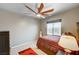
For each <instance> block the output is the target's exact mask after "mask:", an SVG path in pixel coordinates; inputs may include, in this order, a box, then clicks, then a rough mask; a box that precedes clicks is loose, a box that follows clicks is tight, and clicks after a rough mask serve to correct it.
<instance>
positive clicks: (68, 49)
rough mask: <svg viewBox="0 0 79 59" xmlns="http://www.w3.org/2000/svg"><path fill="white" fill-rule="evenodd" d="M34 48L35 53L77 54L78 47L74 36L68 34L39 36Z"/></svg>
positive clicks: (78, 52)
mask: <svg viewBox="0 0 79 59" xmlns="http://www.w3.org/2000/svg"><path fill="white" fill-rule="evenodd" d="M36 46H37V47H36V48H33V47H31V48H32V50H33V51H35V52H36V53H37V55H64V54H67V55H68V54H72V55H79V47H78V44H77V41H76V39H75V37H73V36H69V35H62V36H56V35H54V36H43V37H39V38H38V40H37V43H36Z"/></svg>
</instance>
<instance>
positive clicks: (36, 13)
mask: <svg viewBox="0 0 79 59" xmlns="http://www.w3.org/2000/svg"><path fill="white" fill-rule="evenodd" d="M24 5H25V4H24ZM25 7H26V8H28V9H29V10H31V11H32V12H34V13H35V14H37V13H36V12H35V11H34V10H33V9H32V8H30V7H29V6H27V5H25Z"/></svg>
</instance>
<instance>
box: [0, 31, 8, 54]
mask: <svg viewBox="0 0 79 59" xmlns="http://www.w3.org/2000/svg"><path fill="white" fill-rule="evenodd" d="M8 54H9V31H3V32H0V55H8Z"/></svg>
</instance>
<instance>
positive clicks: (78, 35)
mask: <svg viewBox="0 0 79 59" xmlns="http://www.w3.org/2000/svg"><path fill="white" fill-rule="evenodd" d="M77 37H78V45H79V22H77Z"/></svg>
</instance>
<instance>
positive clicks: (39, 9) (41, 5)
mask: <svg viewBox="0 0 79 59" xmlns="http://www.w3.org/2000/svg"><path fill="white" fill-rule="evenodd" d="M43 8H44V4H43V3H41V4H40V7H39V8H38V13H40V12H41V11H42V9H43Z"/></svg>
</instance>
